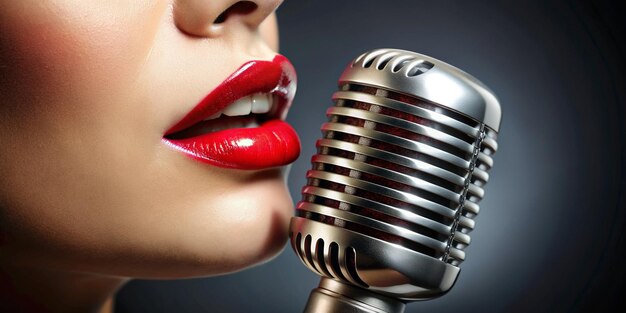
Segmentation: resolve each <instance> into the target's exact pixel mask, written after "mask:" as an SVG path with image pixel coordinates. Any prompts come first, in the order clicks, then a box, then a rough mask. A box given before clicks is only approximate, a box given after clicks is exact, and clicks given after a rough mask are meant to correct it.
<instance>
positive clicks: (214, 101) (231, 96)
mask: <svg viewBox="0 0 626 313" xmlns="http://www.w3.org/2000/svg"><path fill="white" fill-rule="evenodd" d="M295 90H296V72H295V70H294V68H293V65H292V64H291V63H290V62H289V60H287V58H285V57H284V56H282V55H277V56H276V57H275V58H274V59H273V60H272V61H256V60H254V61H249V62H246V63H245V64H243V65H242V66H241V67H240V68H239V69H238V70H236V71H235V72H234V73H233V74H231V75H230V76H228V78H226V79H225V80H224V81H223V82H222V83H221V84H220V85H219V86H217V87H216V88H215V89H213V90H212V91H211V92H210V93H209V94H208V95H207V96H205V97H204V99H202V100H201V101H200V102H199V103H198V104H197V105H196V106H195V107H194V108H193V109H192V110H191V111H190V112H189V113H188V114H187V115H185V116H184V117H183V118H182V119H181V120H180V121H179V122H177V123H176V124H175V125H174V126H172V127H171V128H170V129H169V130H167V131H166V132H165V135H164V137H163V142H164V143H165V144H167V145H168V146H170V147H172V148H174V149H176V150H178V151H180V152H182V153H184V154H185V155H187V156H189V157H191V158H193V159H196V160H198V161H201V162H204V163H207V164H211V165H215V166H219V167H224V168H234V169H245V170H257V169H264V168H270V167H276V166H282V165H286V164H289V163H291V162H293V161H295V160H296V159H297V158H298V156H299V154H300V139H299V138H298V135H297V134H296V132H295V131H294V130H293V128H292V127H291V126H290V125H289V124H287V123H286V122H285V121H284V118H285V117H286V114H287V111H288V109H289V106H290V105H291V102H292V100H293V96H294V94H295ZM259 93H261V94H271V95H272V96H273V99H274V104H273V106H272V107H271V109H270V111H269V112H268V113H265V114H263V115H258V116H253V118H255V119H257V122H258V123H259V124H260V126H258V127H254V128H231V129H225V130H220V131H215V132H209V133H205V134H198V135H193V136H190V137H186V138H185V137H184V136H183V138H180V136H176V134H181V133H182V134H184V132H185V130H187V129H192V128H193V127H197V125H200V124H201V123H202V121H203V120H204V119H206V118H207V117H209V116H212V115H214V114H216V113H218V112H220V111H222V110H224V108H225V107H227V106H228V105H230V104H232V103H233V102H234V101H236V100H238V99H241V98H243V97H246V96H250V95H253V94H259ZM247 118H248V119H249V118H250V117H247Z"/></svg>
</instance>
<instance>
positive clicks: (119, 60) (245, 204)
mask: <svg viewBox="0 0 626 313" xmlns="http://www.w3.org/2000/svg"><path fill="white" fill-rule="evenodd" d="M280 2H281V1H280V0H267V1H261V0H258V1H257V0H255V1H235V0H210V1H209V0H180V1H176V0H132V1H130V0H106V1H101V0H46V1H41V0H21V1H9V0H0V29H1V30H2V31H1V32H0V71H1V75H0V251H2V253H0V255H2V257H1V258H2V259H3V260H2V261H4V262H15V263H20V264H26V265H32V266H49V267H53V268H56V269H71V270H76V271H86V272H95V273H100V274H114V275H122V276H135V277H184V276H194V275H209V274H214V273H223V272H228V271H234V270H238V269H241V268H244V267H246V266H250V265H253V264H256V263H258V262H261V261H263V260H266V259H268V258H270V257H272V256H274V255H275V254H276V253H278V252H279V251H280V250H281V249H282V247H283V244H284V242H285V239H286V238H285V236H286V228H287V224H288V220H289V217H290V216H291V212H292V202H291V198H290V195H289V193H288V191H287V189H286V186H285V181H284V174H285V173H284V168H283V167H281V166H282V165H285V164H287V163H290V162H292V161H293V159H294V158H295V157H297V154H298V152H299V150H298V148H299V146H297V137H295V138H294V136H295V135H293V134H292V131H290V129H287V130H285V129H282V128H281V127H284V125H282V124H281V123H279V124H280V125H279V128H281V129H280V130H274V129H273V128H271V127H269V128H268V129H266V130H258V131H257V130H249V129H248V130H245V129H244V130H241V129H240V130H226V131H225V132H226V133H217V135H216V132H215V127H218V126H215V124H211V123H218V124H219V122H216V121H213V122H208V123H209V124H207V125H209V126H206V125H205V126H203V127H198V126H197V125H196V127H195V128H194V129H192V128H190V127H191V125H193V124H196V123H197V122H198V121H199V120H202V119H204V118H206V117H207V116H203V114H204V115H207V114H209V113H211V114H213V113H215V111H219V110H222V109H225V108H224V107H225V106H226V105H228V104H229V103H232V102H233V101H234V100H236V98H240V97H245V96H251V95H252V94H257V96H258V97H265V98H266V99H268V96H267V93H268V92H269V90H274V93H277V94H272V96H271V97H269V98H273V99H272V100H270V101H271V102H273V103H274V104H273V105H274V107H275V106H280V108H278V109H277V108H272V109H270V113H267V114H265V115H262V114H261V115H260V116H261V119H266V118H268V116H269V115H271V116H270V118H278V117H279V115H284V112H283V111H282V110H283V108H282V107H286V106H288V104H289V102H290V98H291V97H292V96H293V91H294V90H295V76H294V73H293V72H291V66H290V64H288V62H287V61H285V60H284V59H282V58H281V57H276V52H275V51H276V50H277V43H278V39H277V30H276V20H275V16H274V13H273V12H274V10H275V9H276V7H277V6H278V5H279V4H280ZM255 60H256V61H255ZM251 61H254V62H251ZM272 61H273V62H272ZM250 68H252V69H250ZM268 68H269V69H268ZM242 73H243V74H242ZM272 73H273V74H272ZM277 73H278V74H277ZM272 75H274V76H272ZM276 75H278V77H276ZM269 76H272V77H274V78H267V77H269ZM242 77H243V78H242ZM272 84H274V85H272ZM261 85H263V86H261ZM270 85H272V86H270ZM250 86H252V87H250ZM255 86H256V87H255ZM268 86H269V87H268ZM270 87H271V88H270ZM274 87H278V88H274ZM255 88H256V89H255ZM268 88H269V89H268ZM205 99H209V100H210V101H209V100H205ZM211 99H212V100H211ZM224 99H226V100H224ZM248 99H250V98H248ZM224 101H228V102H229V103H224ZM266 101H267V100H266ZM198 106H200V107H198ZM194 109H195V111H194ZM226 110H228V109H226ZM261 110H263V109H261ZM276 110H279V111H280V112H279V113H276ZM198 111H200V113H198ZM265 111H267V109H265ZM190 112H191V113H190ZM194 112H195V113H194ZM272 112H273V113H272ZM231 113H232V112H231ZM237 114H244V113H232V114H231V115H237ZM272 114H273V115H272ZM222 116H223V115H222ZM185 119H186V120H185ZM220 119H221V120H222V119H223V120H226V122H223V123H222V124H223V125H221V126H219V128H220V129H221V128H232V127H237V125H240V124H237V123H236V122H232V121H233V120H238V119H243V120H245V122H246V123H249V122H250V117H234V118H233V117H231V118H230V120H229V118H220ZM255 119H256V117H254V118H252V120H253V122H254V121H255ZM190 120H191V121H190ZM181 123H182V124H185V125H183V128H185V129H186V130H187V132H185V131H184V130H183V131H181V130H180V129H174V128H175V127H178V126H180V125H181ZM177 125H178V126H177ZM202 125H203V124H201V126H202ZM233 125H235V126H233ZM252 126H254V125H252ZM179 128H180V127H179ZM190 129H192V130H190ZM255 129H257V128H255ZM259 129H260V128H259ZM229 132H230V133H229ZM205 133H209V134H208V135H206V136H204V137H203V136H202V135H203V134H205ZM267 136H270V137H271V136H274V137H280V136H286V137H288V138H287V139H284V138H283V139H284V140H283V139H281V138H278V139H267V138H265V137H267ZM205 137H206V138H205ZM264 140H265V141H264ZM268 140H269V141H268ZM272 140H274V141H278V142H281V141H286V142H287V143H284V142H283V143H282V145H283V147H282V148H280V149H278V150H276V151H275V150H272V149H268V148H267V145H268V144H269V145H271V144H274V143H275V142H274V141H272ZM256 141H260V142H262V143H263V144H264V147H265V148H263V147H259V146H258V144H256ZM255 144H256V145H257V146H255ZM198 146H199V147H200V148H198ZM296 146H297V147H296ZM190 147H191V148H190ZM245 148H249V149H247V150H246V149H245ZM194 149H195V150H194ZM211 149H216V150H219V151H217V152H215V151H214V150H211ZM220 149H222V150H220ZM250 151H252V152H250ZM277 155H278V156H277ZM259 160H261V161H259ZM263 160H269V161H263Z"/></svg>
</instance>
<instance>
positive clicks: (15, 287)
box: [0, 264, 128, 313]
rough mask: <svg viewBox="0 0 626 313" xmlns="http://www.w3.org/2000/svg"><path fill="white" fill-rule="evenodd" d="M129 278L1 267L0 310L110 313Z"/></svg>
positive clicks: (31, 268)
mask: <svg viewBox="0 0 626 313" xmlns="http://www.w3.org/2000/svg"><path fill="white" fill-rule="evenodd" d="M127 281H128V279H126V278H121V277H111V276H99V275H93V274H85V273H76V272H70V271H57V270H50V269H42V268H34V267H20V266H11V265H9V266H7V265H6V264H0V311H2V312H13V311H18V312H50V313H55V312H92V313H112V312H113V295H114V294H115V292H116V291H117V290H118V289H119V288H120V287H121V286H122V285H123V284H124V283H125V282H127Z"/></svg>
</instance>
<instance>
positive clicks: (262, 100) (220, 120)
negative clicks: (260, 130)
mask: <svg viewBox="0 0 626 313" xmlns="http://www.w3.org/2000/svg"><path fill="white" fill-rule="evenodd" d="M274 102H277V101H276V100H274V95H273V94H271V93H269V94H267V93H258V94H254V95H251V96H247V97H243V98H240V99H238V100H236V101H235V102H234V103H232V104H230V105H228V106H227V107H226V108H224V109H223V110H221V111H218V112H217V113H215V114H213V115H211V116H209V117H207V118H205V119H203V120H201V121H200V122H198V123H196V124H193V125H191V126H189V127H187V128H185V129H182V130H180V131H177V132H174V133H171V134H168V135H166V136H165V138H166V139H185V138H190V137H196V136H200V135H204V134H207V133H212V132H217V131H221V130H225V129H232V128H254V127H258V126H259V125H261V124H262V123H263V122H265V121H268V120H270V119H272V118H273V116H272V115H271V114H270V112H276V108H275V107H274V106H273V104H274Z"/></svg>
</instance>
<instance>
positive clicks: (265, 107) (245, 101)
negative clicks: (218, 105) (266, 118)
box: [204, 93, 274, 121]
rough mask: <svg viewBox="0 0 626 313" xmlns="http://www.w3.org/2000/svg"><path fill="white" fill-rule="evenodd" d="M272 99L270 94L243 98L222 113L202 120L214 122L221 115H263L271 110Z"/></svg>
mask: <svg viewBox="0 0 626 313" xmlns="http://www.w3.org/2000/svg"><path fill="white" fill-rule="evenodd" d="M273 99H274V97H273V96H272V95H271V94H260V93H259V94H255V95H252V96H247V97H243V98H241V99H239V100H237V101H235V102H233V103H232V104H230V105H229V106H227V107H226V108H225V109H224V110H223V111H220V112H217V113H215V114H213V115H211V116H209V117H207V118H205V119H204V120H205V121H208V120H214V119H216V118H219V117H220V116H221V115H222V114H224V115H228V116H241V115H249V114H250V113H256V114H264V113H267V112H269V111H270V109H271V108H272V102H273Z"/></svg>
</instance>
